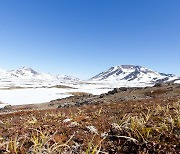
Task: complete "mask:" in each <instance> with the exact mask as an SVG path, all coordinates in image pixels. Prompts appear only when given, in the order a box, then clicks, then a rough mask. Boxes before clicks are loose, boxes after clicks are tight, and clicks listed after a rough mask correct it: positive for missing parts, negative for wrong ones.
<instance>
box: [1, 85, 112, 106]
mask: <svg viewBox="0 0 180 154" xmlns="http://www.w3.org/2000/svg"><path fill="white" fill-rule="evenodd" d="M49 84H50V83H49ZM49 84H48V85H49ZM66 85H67V84H66ZM22 86H23V85H21V87H22ZM36 86H37V84H36ZM44 86H45V85H44ZM46 86H47V85H46ZM67 86H72V87H73V88H48V87H45V88H26V87H25V88H22V89H3V88H4V87H3V88H1V89H0V102H1V103H3V104H0V108H1V107H4V106H5V105H22V104H37V103H45V102H49V101H51V100H55V99H60V98H65V97H69V96H72V94H71V93H73V92H85V93H91V94H94V95H99V94H101V93H106V92H108V91H109V90H111V89H112V88H107V87H102V85H99V86H98V85H95V84H78V85H69V84H68V85H67Z"/></svg>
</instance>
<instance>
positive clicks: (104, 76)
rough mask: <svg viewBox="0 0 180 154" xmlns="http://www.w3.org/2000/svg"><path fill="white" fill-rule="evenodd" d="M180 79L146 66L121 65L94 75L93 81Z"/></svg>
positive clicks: (144, 81) (154, 81) (129, 81)
mask: <svg viewBox="0 0 180 154" xmlns="http://www.w3.org/2000/svg"><path fill="white" fill-rule="evenodd" d="M175 79H179V78H178V77H177V76H175V75H173V74H165V73H159V72H156V71H153V70H151V69H148V68H146V67H142V66H134V65H120V66H115V67H111V68H110V69H108V70H106V71H104V72H102V73H100V74H98V75H96V76H94V77H93V78H91V79H90V80H92V81H107V82H122V83H125V82H126V83H147V84H155V83H157V82H168V81H172V80H175Z"/></svg>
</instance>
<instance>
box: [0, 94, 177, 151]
mask: <svg viewBox="0 0 180 154" xmlns="http://www.w3.org/2000/svg"><path fill="white" fill-rule="evenodd" d="M162 93H163V96H162V97H159V96H158V97H152V98H149V99H141V100H129V101H121V102H106V103H101V104H97V105H95V104H90V105H83V106H80V107H76V106H74V107H69V108H59V109H49V110H33V111H28V110H24V111H18V112H15V113H9V114H1V115H0V119H1V121H0V137H1V140H0V151H1V153H6V152H7V153H25V152H29V153H38V152H39V153H84V152H85V153H167V152H170V153H179V152H180V99H179V97H177V96H174V97H169V95H166V92H165V93H164V92H162V90H161V91H160V92H158V91H156V92H154V93H153V92H152V93H151V94H153V95H154V96H155V95H161V94H162ZM167 96H168V97H167ZM111 97H112V96H111Z"/></svg>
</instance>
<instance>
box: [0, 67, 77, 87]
mask: <svg viewBox="0 0 180 154" xmlns="http://www.w3.org/2000/svg"><path fill="white" fill-rule="evenodd" d="M75 81H79V79H78V78H75V77H71V76H67V75H51V74H48V73H41V72H38V71H35V70H33V69H32V68H29V67H22V68H19V69H16V70H12V71H5V70H0V86H5V87H14V86H22V85H28V86H29V85H35V86H38V85H42V86H43V85H51V84H58V83H74V82H75Z"/></svg>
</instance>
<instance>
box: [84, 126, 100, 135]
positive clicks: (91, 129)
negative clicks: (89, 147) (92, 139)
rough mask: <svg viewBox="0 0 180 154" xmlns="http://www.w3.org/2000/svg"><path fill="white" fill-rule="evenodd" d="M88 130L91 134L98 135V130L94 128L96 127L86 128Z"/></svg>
mask: <svg viewBox="0 0 180 154" xmlns="http://www.w3.org/2000/svg"><path fill="white" fill-rule="evenodd" d="M86 128H87V129H88V131H89V132H90V133H92V134H97V135H98V130H97V129H96V127H94V126H86Z"/></svg>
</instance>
